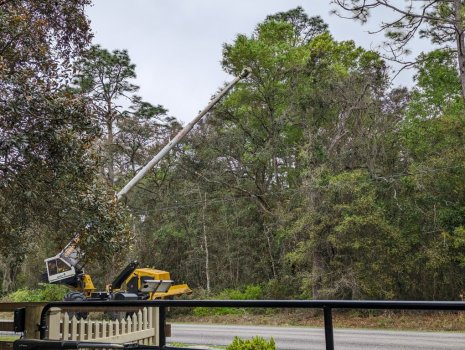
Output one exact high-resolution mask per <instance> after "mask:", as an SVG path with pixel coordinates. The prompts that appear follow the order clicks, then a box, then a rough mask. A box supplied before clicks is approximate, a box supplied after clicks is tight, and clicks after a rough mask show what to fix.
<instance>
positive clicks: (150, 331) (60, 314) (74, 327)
mask: <svg viewBox="0 0 465 350" xmlns="http://www.w3.org/2000/svg"><path fill="white" fill-rule="evenodd" d="M158 312H159V310H158V308H156V307H150V308H143V309H141V310H139V311H137V312H135V313H133V314H132V316H128V317H127V318H126V319H122V320H115V321H111V320H92V319H91V318H90V317H89V318H88V319H86V320H84V319H81V320H77V319H76V317H75V316H72V317H69V314H68V313H67V312H64V311H62V310H61V309H59V308H52V309H51V310H50V313H49V317H48V339H57V340H81V341H98V342H111V343H128V342H137V343H139V344H144V345H158V344H159V331H158V320H159V313H158Z"/></svg>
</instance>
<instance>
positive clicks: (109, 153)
mask: <svg viewBox="0 0 465 350" xmlns="http://www.w3.org/2000/svg"><path fill="white" fill-rule="evenodd" d="M107 156H108V181H109V182H110V184H111V185H113V184H114V182H115V170H114V163H115V161H114V156H113V123H112V122H111V120H107Z"/></svg>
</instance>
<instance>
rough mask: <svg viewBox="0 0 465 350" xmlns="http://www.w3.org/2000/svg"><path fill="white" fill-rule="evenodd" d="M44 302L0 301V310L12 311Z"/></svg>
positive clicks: (42, 304)
mask: <svg viewBox="0 0 465 350" xmlns="http://www.w3.org/2000/svg"><path fill="white" fill-rule="evenodd" d="M45 305H47V303H45V302H18V303H16V302H9V303H0V312H13V311H15V309H18V308H22V307H27V306H45Z"/></svg>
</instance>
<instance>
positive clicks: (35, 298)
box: [5, 284, 69, 302]
mask: <svg viewBox="0 0 465 350" xmlns="http://www.w3.org/2000/svg"><path fill="white" fill-rule="evenodd" d="M39 287H40V288H37V289H27V288H22V289H18V290H16V291H14V292H12V293H10V294H8V295H7V296H6V297H5V299H6V300H10V301H13V302H39V301H44V302H46V301H62V300H63V298H64V296H65V294H66V293H68V292H69V289H68V288H67V287H65V286H60V285H55V284H39Z"/></svg>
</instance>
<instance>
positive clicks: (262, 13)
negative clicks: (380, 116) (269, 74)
mask: <svg viewBox="0 0 465 350" xmlns="http://www.w3.org/2000/svg"><path fill="white" fill-rule="evenodd" d="M297 6H302V7H303V8H304V9H305V11H306V12H307V14H308V15H309V16H316V15H319V16H321V17H322V18H323V19H324V20H325V21H326V22H327V23H328V24H329V29H330V32H331V33H332V35H333V36H334V37H335V39H336V40H354V41H355V42H356V43H357V44H358V45H360V46H362V47H364V48H367V49H370V48H372V49H375V48H377V47H378V46H379V44H380V43H381V41H382V40H383V36H382V35H378V36H373V35H370V34H368V33H367V31H368V29H370V28H371V29H373V28H375V27H374V24H375V23H376V22H378V21H379V20H380V18H381V17H382V16H385V15H386V14H385V13H384V14H383V13H380V14H378V15H377V16H374V17H373V19H372V21H371V22H372V23H373V25H370V24H369V25H368V26H362V25H360V24H359V23H356V22H352V21H350V20H347V19H342V18H339V17H337V16H334V15H330V14H329V11H330V10H331V8H330V6H329V0H300V1H295V0H248V1H247V0H235V1H230V0H229V1H226V0H169V1H162V0H94V5H93V6H92V7H90V8H89V9H88V11H87V14H88V16H89V18H90V20H91V26H92V29H93V32H94V34H95V38H94V43H95V44H100V45H101V46H102V47H103V48H106V49H109V50H114V49H127V50H128V52H129V55H130V57H131V60H132V62H133V63H135V64H136V72H137V80H136V84H138V85H139V86H140V88H141V89H140V91H139V93H140V95H141V96H142V97H143V99H144V100H146V101H148V102H151V103H153V104H162V105H163V106H164V107H165V108H167V109H169V114H170V115H172V116H174V117H176V118H178V119H180V120H182V121H184V122H187V121H190V120H191V119H192V118H193V117H194V116H195V115H196V114H197V112H198V111H199V110H201V109H203V107H205V106H206V105H207V104H208V102H209V99H210V97H211V96H212V94H214V93H215V92H216V91H217V89H218V87H220V86H221V85H222V84H223V82H225V81H230V80H231V79H232V77H230V76H228V75H227V74H225V73H224V72H223V71H222V69H221V65H220V61H221V53H222V45H223V43H232V42H233V41H234V38H235V37H236V35H237V34H238V33H243V34H247V35H250V34H251V33H252V31H253V30H254V28H255V26H256V25H257V24H258V23H259V22H261V21H263V20H264V19H265V17H266V16H267V15H269V14H274V13H276V12H280V11H287V10H290V9H292V8H295V7H297ZM415 45H416V47H413V48H412V49H413V51H415V52H419V51H421V50H427V49H428V46H427V44H426V43H419V42H416V43H415ZM411 79H412V76H411V74H403V75H402V76H401V77H400V78H399V79H397V80H396V81H395V83H396V84H402V85H409V83H410V82H411Z"/></svg>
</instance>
